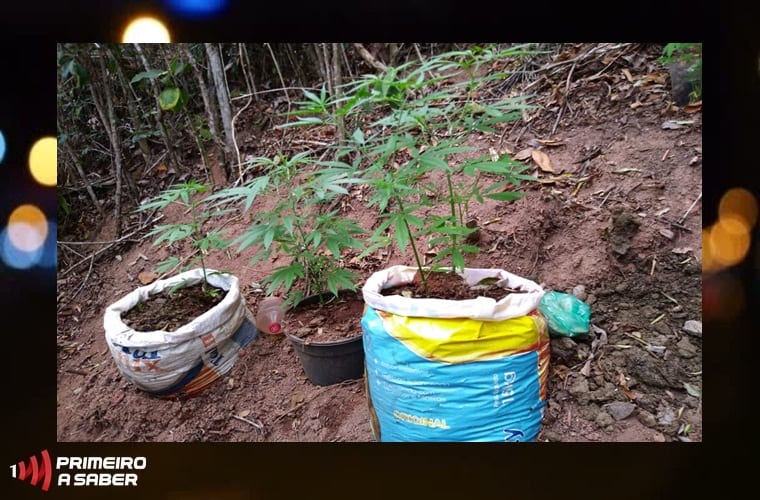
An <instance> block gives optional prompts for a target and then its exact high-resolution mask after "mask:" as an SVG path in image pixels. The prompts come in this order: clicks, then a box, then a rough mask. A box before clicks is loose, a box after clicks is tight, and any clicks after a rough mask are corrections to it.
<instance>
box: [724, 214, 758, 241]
mask: <svg viewBox="0 0 760 500" xmlns="http://www.w3.org/2000/svg"><path fill="white" fill-rule="evenodd" d="M718 224H720V225H721V227H722V228H723V230H725V231H726V232H728V233H731V234H732V235H734V236H740V235H742V234H748V233H749V231H750V229H752V227H751V226H750V225H748V224H747V220H746V219H745V218H744V217H741V216H740V215H738V214H736V213H728V214H726V215H724V216H723V217H721V218H720V219H718Z"/></svg>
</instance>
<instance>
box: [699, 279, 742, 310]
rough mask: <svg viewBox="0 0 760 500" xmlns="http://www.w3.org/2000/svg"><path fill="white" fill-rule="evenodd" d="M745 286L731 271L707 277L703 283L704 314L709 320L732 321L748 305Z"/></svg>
mask: <svg viewBox="0 0 760 500" xmlns="http://www.w3.org/2000/svg"><path fill="white" fill-rule="evenodd" d="M746 302H747V300H746V295H745V292H744V287H743V286H742V284H741V282H740V281H739V279H738V278H737V277H735V276H733V275H731V274H729V273H718V274H714V275H712V276H709V277H707V278H706V279H705V280H704V281H703V283H702V315H703V316H704V318H705V319H706V320H708V321H711V320H718V321H730V320H732V319H734V318H736V317H737V316H738V315H739V314H741V312H742V311H743V310H744V309H745V307H746Z"/></svg>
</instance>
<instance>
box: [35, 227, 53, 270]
mask: <svg viewBox="0 0 760 500" xmlns="http://www.w3.org/2000/svg"><path fill="white" fill-rule="evenodd" d="M48 228H49V229H48V235H47V238H46V239H45V244H44V245H43V248H42V255H40V260H39V262H38V264H37V265H39V266H41V267H47V268H55V267H56V266H57V265H58V225H57V224H56V223H55V222H52V221H48Z"/></svg>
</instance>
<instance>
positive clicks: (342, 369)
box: [286, 292, 364, 385]
mask: <svg viewBox="0 0 760 500" xmlns="http://www.w3.org/2000/svg"><path fill="white" fill-rule="evenodd" d="M341 293H343V292H341ZM346 293H353V292H346ZM331 297H333V294H332V293H330V292H325V293H322V294H318V295H311V296H309V297H306V298H305V299H303V300H302V301H301V302H299V303H298V304H296V306H295V307H294V309H295V308H298V307H299V306H306V305H311V304H317V303H319V301H320V299H321V300H329V299H330V298H331ZM286 335H287V337H288V340H290V343H291V344H292V345H293V348H294V349H295V351H296V353H297V354H298V357H299V359H300V360H301V364H302V365H303V369H304V371H305V372H306V376H307V377H308V378H309V380H310V381H311V382H312V383H314V384H316V385H332V384H337V383H339V382H343V381H344V380H352V379H360V378H362V376H363V375H364V344H363V342H362V332H361V331H359V332H357V335H356V337H352V338H350V339H346V340H336V341H334V342H309V341H308V340H304V339H302V338H300V337H297V336H295V335H291V334H289V333H287V332H286Z"/></svg>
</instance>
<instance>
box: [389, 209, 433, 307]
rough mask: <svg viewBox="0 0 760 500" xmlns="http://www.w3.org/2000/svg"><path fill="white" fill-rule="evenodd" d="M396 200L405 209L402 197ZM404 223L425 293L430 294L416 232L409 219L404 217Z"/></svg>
mask: <svg viewBox="0 0 760 500" xmlns="http://www.w3.org/2000/svg"><path fill="white" fill-rule="evenodd" d="M396 201H397V202H398V206H399V208H400V209H401V211H402V212H403V211H404V204H403V203H402V201H401V197H399V196H396ZM404 225H405V226H406V232H407V234H408V235H409V244H410V245H411V246H412V252H413V253H414V261H415V262H416V263H417V271H418V272H419V273H420V279H421V280H422V288H423V289H424V290H425V295H427V294H428V287H427V276H425V273H424V272H423V271H422V261H421V260H420V254H419V253H418V252H417V245H415V243H414V234H412V228H411V227H410V226H409V221H407V220H406V218H405V219H404Z"/></svg>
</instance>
